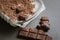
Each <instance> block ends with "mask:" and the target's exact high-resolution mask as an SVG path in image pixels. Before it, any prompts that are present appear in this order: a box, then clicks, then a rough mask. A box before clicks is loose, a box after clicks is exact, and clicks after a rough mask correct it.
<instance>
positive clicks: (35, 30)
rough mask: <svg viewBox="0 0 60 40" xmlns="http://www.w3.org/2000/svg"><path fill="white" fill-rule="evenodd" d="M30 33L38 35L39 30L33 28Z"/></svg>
mask: <svg viewBox="0 0 60 40" xmlns="http://www.w3.org/2000/svg"><path fill="white" fill-rule="evenodd" d="M30 32H31V33H37V32H38V30H37V29H32V28H31V29H30Z"/></svg>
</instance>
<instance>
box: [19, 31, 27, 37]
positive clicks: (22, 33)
mask: <svg viewBox="0 0 60 40" xmlns="http://www.w3.org/2000/svg"><path fill="white" fill-rule="evenodd" d="M19 36H24V37H27V36H28V32H26V31H20V32H19Z"/></svg>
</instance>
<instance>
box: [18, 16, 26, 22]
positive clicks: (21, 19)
mask: <svg viewBox="0 0 60 40" xmlns="http://www.w3.org/2000/svg"><path fill="white" fill-rule="evenodd" d="M18 20H19V21H25V20H26V19H25V18H24V17H22V16H19V17H18Z"/></svg>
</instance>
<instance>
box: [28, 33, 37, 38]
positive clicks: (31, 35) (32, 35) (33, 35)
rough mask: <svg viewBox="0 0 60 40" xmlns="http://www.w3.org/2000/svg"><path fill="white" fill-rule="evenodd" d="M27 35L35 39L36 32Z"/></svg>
mask: <svg viewBox="0 0 60 40" xmlns="http://www.w3.org/2000/svg"><path fill="white" fill-rule="evenodd" d="M28 37H29V38H33V39H36V37H37V34H35V33H29V35H28Z"/></svg>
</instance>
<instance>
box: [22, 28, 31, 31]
mask: <svg viewBox="0 0 60 40" xmlns="http://www.w3.org/2000/svg"><path fill="white" fill-rule="evenodd" d="M29 29H30V28H29V27H25V28H23V29H22V30H23V31H27V32H29Z"/></svg>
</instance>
